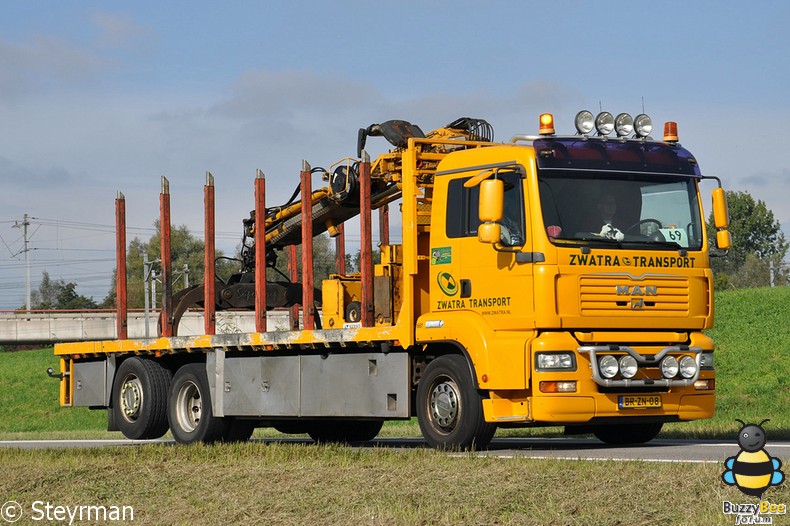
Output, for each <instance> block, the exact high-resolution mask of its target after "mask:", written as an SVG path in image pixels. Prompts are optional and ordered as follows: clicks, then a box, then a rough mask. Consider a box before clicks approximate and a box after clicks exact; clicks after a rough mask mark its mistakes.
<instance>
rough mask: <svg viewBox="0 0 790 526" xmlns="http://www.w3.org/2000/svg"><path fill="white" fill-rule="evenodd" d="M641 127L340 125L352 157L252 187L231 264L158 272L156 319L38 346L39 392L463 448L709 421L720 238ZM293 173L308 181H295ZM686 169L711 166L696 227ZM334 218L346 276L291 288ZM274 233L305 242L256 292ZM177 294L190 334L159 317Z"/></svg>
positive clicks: (134, 416) (719, 192)
mask: <svg viewBox="0 0 790 526" xmlns="http://www.w3.org/2000/svg"><path fill="white" fill-rule="evenodd" d="M650 133H652V121H651V119H650V117H648V116H647V115H644V114H640V115H638V116H637V117H636V118H632V117H630V115H628V114H620V115H617V116H616V117H615V116H613V115H612V114H609V113H606V112H602V113H600V114H599V115H597V116H594V115H593V114H592V113H591V112H589V111H582V112H579V114H578V115H577V116H576V133H575V134H574V135H567V136H562V135H558V134H557V133H556V132H555V129H554V119H553V116H552V115H551V114H543V115H541V116H540V119H539V132H538V133H537V134H536V135H517V136H515V137H513V138H512V139H511V140H510V141H509V142H506V143H499V142H495V141H494V138H493V130H492V128H491V126H490V125H489V124H488V123H487V122H485V121H484V120H480V119H470V118H461V119H458V120H456V121H454V122H453V123H450V124H448V125H447V126H445V127H443V128H439V129H437V130H434V131H431V132H429V133H427V134H426V133H423V131H422V130H421V129H420V128H419V127H418V126H416V125H413V124H411V123H409V122H406V121H399V120H393V121H387V122H383V123H380V124H373V125H371V126H369V127H367V128H363V129H361V130H360V133H359V137H358V144H357V146H358V148H357V157H356V158H353V159H345V160H343V161H341V162H339V163H338V164H337V165H335V168H334V169H333V170H332V169H330V170H324V169H318V170H316V169H313V168H311V167H310V166H309V165H308V164H307V163H306V162H303V167H302V178H301V183H300V187H301V188H300V190H301V192H302V199H301V201H299V200H297V199H296V197H297V194H298V192H295V193H294V197H292V198H291V200H290V201H289V202H288V203H287V204H286V205H283V206H279V207H272V208H267V207H265V205H263V204H262V203H263V197H261V200H260V201H258V200H256V211H254V212H253V214H251V217H250V219H249V220H246V221H245V242H244V243H243V247H242V261H243V264H242V269H241V272H239V274H238V275H236V276H235V277H234V278H231V279H230V280H228V282H222V281H219V280H217V279H216V278H215V277H214V276H213V273H212V272H209V269H208V268H207V272H206V275H207V278H206V281H205V283H204V284H203V285H202V286H200V287H198V288H197V289H196V290H192V291H181V292H179V293H176V294H171V292H170V291H169V290H168V287H164V290H163V304H162V318H161V320H162V323H161V326H162V335H161V336H159V337H154V338H146V339H130V338H125V337H124V335H123V334H122V333H123V332H124V331H123V329H122V325H121V323H119V338H118V339H117V340H113V341H97V342H77V343H63V344H58V345H56V346H55V354H56V355H57V356H58V357H59V358H60V374H56V375H54V376H57V377H59V378H60V403H61V405H64V406H89V407H92V408H96V409H100V408H101V409H107V411H108V428H109V429H110V430H120V431H122V432H123V434H124V435H125V436H127V437H129V438H133V439H147V438H157V437H160V436H162V435H163V434H164V433H166V432H167V430H168V429H169V430H170V431H171V432H172V434H173V436H174V438H175V439H176V441H178V442H180V443H192V442H198V441H202V442H213V441H228V440H245V439H247V438H249V437H250V435H251V433H252V431H253V429H254V428H255V427H266V426H269V427H274V428H276V429H278V430H280V431H282V432H285V433H307V434H309V435H310V436H311V437H312V438H313V439H315V440H317V441H348V442H353V441H365V440H371V439H373V438H374V437H375V436H376V435H377V434H378V432H379V431H380V429H381V426H382V423H383V422H384V421H385V420H399V419H409V418H413V417H416V418H417V420H418V422H419V426H420V429H421V431H422V433H423V436H424V438H425V440H426V442H427V443H428V444H429V445H431V446H433V447H440V448H461V449H468V448H483V447H485V446H486V445H487V444H488V443H489V441H490V440H491V438H492V436H493V435H494V433H495V431H496V429H497V427H519V426H523V427H531V426H564V427H565V429H566V432H567V433H568V434H585V433H592V434H594V435H595V436H596V437H598V438H599V439H601V440H603V441H604V442H606V443H610V444H624V443H641V442H646V441H649V440H651V439H652V438H654V437H655V436H656V435H657V434H658V433H659V431H660V430H661V427H662V425H663V424H664V422H676V421H688V420H695V419H701V418H710V417H711V416H712V415H713V412H714V405H715V370H714V360H713V357H714V352H713V351H714V344H713V341H712V340H711V339H710V338H709V337H707V336H706V335H705V334H704V333H703V330H704V329H708V328H710V327H711V326H712V323H713V281H712V275H711V270H710V265H709V258H710V257H711V255H714V254H715V255H719V254H721V253H722V252H724V251H726V249H728V248H729V243H730V238H729V232H728V230H727V226H728V225H727V221H728V219H727V207H726V201H725V199H724V191H723V189H722V188H721V182H720V181H719V180H718V179H717V178H715V177H706V176H703V175H702V173H701V171H700V168H699V165H698V164H697V161H696V159H695V157H694V156H693V155H692V154H691V153H690V152H689V151H688V150H686V149H685V148H683V147H682V146H680V144H679V143H678V136H677V125H676V124H675V123H674V122H668V123H667V124H666V125H665V127H664V137H663V140H661V141H658V140H654V139H653V138H652V137H650ZM376 136H383V137H384V138H385V139H387V140H388V141H389V142H390V143H391V144H392V146H393V148H392V149H391V150H390V151H389V152H388V153H385V154H383V155H381V156H379V157H378V158H377V159H376V160H375V161H373V162H371V161H370V159H369V157H368V154H367V153H366V151H365V150H364V148H365V145H366V141H367V139H368V138H369V137H376ZM316 171H318V172H320V173H322V174H323V175H324V179H325V180H328V181H329V185H328V186H326V187H324V188H321V189H320V190H317V191H315V192H313V191H312V188H311V186H310V185H311V183H310V175H311V174H313V173H315V172H316ZM704 179H713V180H714V181H715V182H717V183H718V184H717V186H716V187H715V188H714V189H713V191H712V199H713V215H714V218H715V221H714V223H715V231H714V232H715V238H716V239H715V242H714V240H713V239H710V238H709V237H708V236H709V234H708V232H706V227H705V220H704V217H705V216H704V213H703V206H702V201H703V199H702V194H701V191H700V183H701V181H702V180H704ZM262 180H264V178H263V177H262V174H259V177H258V178H256V196H258V189H259V187H258V186H257V184H258V183H259V182H260V181H262ZM208 186H209V183H208V182H207V187H208ZM261 188H265V186H261ZM262 193H263V191H262ZM164 194H165V191H164V190H163V195H164ZM212 195H213V194H212ZM390 203H396V204H399V212H400V214H399V222H400V243H389V240H388V239H387V238H388V236H386V235H382V244H381V245H380V247H379V248H380V254H381V262H380V263H378V264H375V265H373V264H372V263H370V248H371V245H370V239H371V237H370V216H371V210H376V209H383V208H387V209H388V206H389V204H390ZM167 213H168V215H167V216H163V218H165V220H166V221H167V220H169V210H168V212H167ZM209 214H210V212H207V217H208V215H209ZM356 215H360V225H361V226H360V228H361V232H362V234H361V237H362V247H361V250H362V255H363V257H362V268H361V272H359V273H353V274H345V273H344V271H341V270H338V273H337V274H332V275H330V276H329V279H326V280H324V281H323V283H321V284H320V285H318V286H314V284H313V283H312V276H311V275H310V273H309V265H310V259H309V258H310V252H312V237H313V235H315V234H316V233H317V232H322V231H329V233H330V234H331V235H338V234H340V233H341V230H342V228H340V227H341V225H342V223H343V222H344V221H346V220H348V219H350V218H351V217H354V216H356ZM163 227H166V225H164V226H163ZM209 231H210V229H208V228H207V232H209ZM341 235H342V234H341ZM164 237H165V236H164V235H163V239H164ZM209 237H210V236H209V235H208V234H207V252H208V251H213V239H209ZM119 239H121V238H119ZM124 242H125V241H122V243H124ZM295 244H302V245H303V254H307V259H305V258H303V261H304V266H305V271H304V273H303V274H304V281H303V283H302V284H301V285H299V284H297V283H295V282H293V283H280V284H276V283H268V287H269V289H268V291H266V290H263V289H262V286H263V283H261V281H265V280H266V278H265V276H266V274H265V273H264V272H261V270H260V269H265V268H266V267H267V266H271V265H272V264H273V261H274V259H275V256H276V254H277V253H279V252H285V251H288V250H292V255H293V254H295V250H293V249H291V247H292V246H293V245H295ZM209 247H211V248H209ZM121 248H122V249H123V246H122V247H121ZM168 250H169V247H167V246H165V245H164V244H163V258H167V257H169V254H168V253H167V252H168ZM122 251H123V250H121V251H119V253H121V252H122ZM366 253H367V257H366ZM119 257H121V256H119ZM119 261H122V264H121V266H119V268H125V260H123V259H120V260H119ZM294 276H295V274H292V276H291V279H293V277H294ZM119 277H122V275H121V274H119ZM123 279H124V281H123V283H125V278H123ZM259 285H260V287H259ZM319 287H320V293H318V290H319ZM200 298H205V299H206V301H205V302H203V307H204V308H205V309H206V327H207V331H206V334H202V335H198V336H178V335H176V334H177V326H178V319H179V317H180V315H181V314H182V313H183V311H184V310H185V309H187V308H189V307H191V306H192V305H193V304H195V303H198V304H200V303H201V302H200V301H199V300H200ZM211 298H214V300H213V301H212V300H211ZM122 301H124V300H123V298H120V297H119V302H122ZM300 305H301V311H302V314H301V319H302V322H301V325H300V324H299V319H300V318H299V314H298V312H295V313H292V314H293V315H295V317H294V318H293V324H292V326H291V329H290V330H267V329H266V327H265V311H266V309H271V308H273V307H290V308H291V309H294V308H295V309H298V308H299V306H300ZM234 307H235V308H255V310H256V317H257V319H261V318H262V319H263V320H264V321H263V322H262V323H261V324H259V325H257V327H258V330H256V331H255V332H248V333H243V334H214V330H213V328H210V327H211V325H210V323H211V320H210V319H209V318H212V319H213V312H214V310H215V309H222V308H234ZM119 316H123V314H122V313H121V312H120V306H119Z"/></svg>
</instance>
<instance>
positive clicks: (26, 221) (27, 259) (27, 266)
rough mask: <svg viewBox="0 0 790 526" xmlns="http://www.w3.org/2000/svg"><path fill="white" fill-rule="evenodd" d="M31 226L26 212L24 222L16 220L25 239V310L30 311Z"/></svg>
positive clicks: (15, 226) (16, 225)
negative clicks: (29, 245)
mask: <svg viewBox="0 0 790 526" xmlns="http://www.w3.org/2000/svg"><path fill="white" fill-rule="evenodd" d="M29 226H30V218H29V217H28V215H27V214H25V215H24V216H23V218H22V224H21V225H20V224H19V221H17V222H16V224H15V225H14V228H21V229H22V238H23V239H24V240H25V248H24V249H23V250H22V252H24V253H25V310H26V311H30V256H29V254H28V252H29V251H30V249H29V248H28V241H29V239H28V238H27V227H29Z"/></svg>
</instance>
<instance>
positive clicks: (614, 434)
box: [592, 422, 664, 445]
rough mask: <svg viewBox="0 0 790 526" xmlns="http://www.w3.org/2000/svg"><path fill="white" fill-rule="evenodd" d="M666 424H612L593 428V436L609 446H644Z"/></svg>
mask: <svg viewBox="0 0 790 526" xmlns="http://www.w3.org/2000/svg"><path fill="white" fill-rule="evenodd" d="M663 425H664V424H662V423H661V422H656V423H652V424H612V425H598V426H594V427H593V428H592V434H593V435H595V437H596V438H597V439H598V440H600V441H601V442H605V443H607V444H612V445H623V444H644V443H645V442H650V441H651V440H653V439H654V438H655V437H656V435H658V433H659V432H660V431H661V427H662V426H663Z"/></svg>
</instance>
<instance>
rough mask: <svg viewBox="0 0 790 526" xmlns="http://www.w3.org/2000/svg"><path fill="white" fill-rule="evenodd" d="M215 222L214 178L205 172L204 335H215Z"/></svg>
mask: <svg viewBox="0 0 790 526" xmlns="http://www.w3.org/2000/svg"><path fill="white" fill-rule="evenodd" d="M215 229H216V222H215V218H214V176H213V175H211V172H206V185H205V186H204V187H203V230H204V232H205V238H204V246H205V251H204V253H203V268H204V269H205V270H204V271H203V328H204V330H205V331H206V334H216V333H217V317H216V300H215V298H214V294H215V292H214V283H215V280H216V273H217V269H216V265H215V263H214V259H215V254H216V244H215V238H214V234H215Z"/></svg>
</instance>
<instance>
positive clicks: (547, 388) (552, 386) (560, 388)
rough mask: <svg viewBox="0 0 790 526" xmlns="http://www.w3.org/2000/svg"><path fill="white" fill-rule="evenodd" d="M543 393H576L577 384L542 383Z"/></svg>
mask: <svg viewBox="0 0 790 526" xmlns="http://www.w3.org/2000/svg"><path fill="white" fill-rule="evenodd" d="M540 392H541V393H575V392H576V382H575V381H565V382H540Z"/></svg>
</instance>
